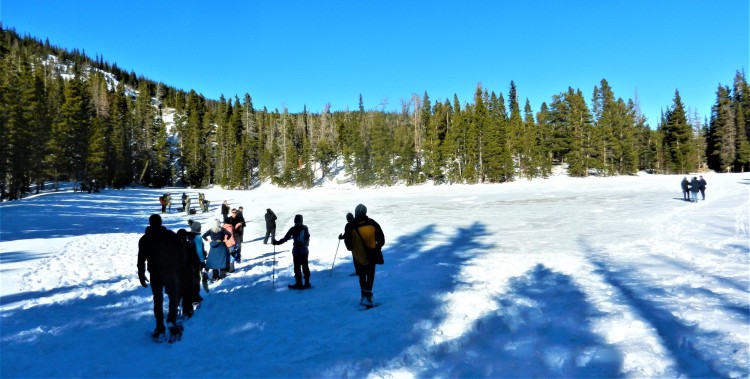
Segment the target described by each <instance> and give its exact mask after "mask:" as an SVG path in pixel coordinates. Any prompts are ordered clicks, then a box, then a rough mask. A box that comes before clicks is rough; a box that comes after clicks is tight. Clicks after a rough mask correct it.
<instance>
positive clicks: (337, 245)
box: [328, 240, 341, 277]
mask: <svg viewBox="0 0 750 379" xmlns="http://www.w3.org/2000/svg"><path fill="white" fill-rule="evenodd" d="M339 246H341V240H339V243H338V244H336V253H335V254H333V263H331V274H330V275H328V276H329V277H331V276H333V266H334V265H335V264H336V255H338V254H339Z"/></svg>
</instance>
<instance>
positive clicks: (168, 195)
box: [165, 192, 172, 213]
mask: <svg viewBox="0 0 750 379" xmlns="http://www.w3.org/2000/svg"><path fill="white" fill-rule="evenodd" d="M165 196H166V200H167V210H168V211H169V213H172V194H171V193H169V192H167V194H166V195H165Z"/></svg>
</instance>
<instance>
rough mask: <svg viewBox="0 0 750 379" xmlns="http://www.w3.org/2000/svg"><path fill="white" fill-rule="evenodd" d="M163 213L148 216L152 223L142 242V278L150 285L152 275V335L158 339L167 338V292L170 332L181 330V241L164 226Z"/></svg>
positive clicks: (146, 285)
mask: <svg viewBox="0 0 750 379" xmlns="http://www.w3.org/2000/svg"><path fill="white" fill-rule="evenodd" d="M161 223H162V221H161V216H159V215H158V214H152V215H151V217H149V219H148V224H149V226H148V227H147V228H146V232H145V233H144V234H143V236H142V237H141V239H140V240H139V241H138V263H137V267H138V279H139V280H140V282H141V285H142V286H143V287H144V288H145V287H148V284H147V283H148V282H149V278H147V277H146V271H148V273H149V275H150V281H151V293H152V294H153V299H154V318H155V319H156V328H155V329H154V333H153V334H152V338H153V339H154V340H155V341H159V342H162V341H164V340H166V335H165V327H164V308H163V307H164V292H165V291H166V293H167V296H168V297H169V306H168V312H167V323H168V324H169V330H170V333H171V334H173V335H175V334H179V333H181V328H180V327H178V326H177V324H176V322H177V307H178V304H179V301H180V293H179V290H180V289H179V285H180V283H179V277H178V270H179V256H178V254H179V252H180V249H181V245H180V240H179V239H178V238H177V235H176V234H175V233H174V232H172V231H171V230H169V229H167V228H165V227H164V226H162V224H161Z"/></svg>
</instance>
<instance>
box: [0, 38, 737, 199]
mask: <svg viewBox="0 0 750 379" xmlns="http://www.w3.org/2000/svg"><path fill="white" fill-rule="evenodd" d="M50 56H54V57H56V59H50ZM112 76H114V77H115V78H116V80H117V81H116V82H113V81H112ZM521 104H523V106H521ZM401 105H402V106H401V111H400V112H398V111H391V112H385V111H378V110H374V109H366V108H365V105H364V100H363V98H362V95H360V97H359V107H358V109H356V110H353V111H350V110H345V111H335V110H331V109H330V105H327V106H326V107H325V108H324V109H323V110H322V111H321V112H320V113H313V112H309V111H308V110H307V109H306V108H305V109H304V110H303V112H301V113H289V112H288V110H287V109H283V110H281V111H279V110H278V109H274V110H273V111H269V110H268V109H267V108H266V107H263V108H260V109H258V108H256V107H255V106H254V105H253V101H252V98H251V96H250V95H249V94H245V95H244V96H243V98H242V99H240V98H239V97H238V96H234V97H233V98H229V99H227V98H225V97H224V96H223V95H222V96H221V97H220V98H219V99H218V100H210V99H206V98H205V97H204V96H203V95H200V94H198V93H196V92H195V91H194V90H191V91H183V90H177V89H175V88H172V87H169V86H166V85H164V84H162V83H156V82H154V81H151V80H148V79H146V78H143V77H138V76H136V75H135V73H132V72H131V73H126V72H125V71H123V70H121V69H119V68H118V67H117V66H116V65H110V64H109V63H107V62H105V61H104V60H103V59H102V58H100V57H97V59H95V60H91V59H89V58H87V57H86V55H85V53H81V52H77V51H74V52H73V53H69V52H67V51H65V50H63V49H60V48H57V47H54V46H51V45H50V44H49V42H48V41H45V42H44V43H42V42H41V41H39V40H36V39H34V38H32V37H28V36H26V37H19V36H18V35H17V34H16V33H15V31H13V30H7V29H2V25H0V140H2V141H3V143H2V147H3V148H2V150H0V192H2V196H3V198H19V197H21V196H23V194H25V193H28V192H30V191H32V188H36V190H37V191H38V190H39V188H41V187H42V185H43V183H44V182H45V181H54V182H55V183H57V182H58V181H61V180H66V181H75V182H82V183H86V184H87V185H89V186H92V187H100V188H101V187H111V188H123V187H125V186H128V185H132V184H142V185H146V186H152V187H162V186H167V185H185V186H190V187H206V186H209V185H221V186H224V187H226V188H234V189H249V188H253V187H254V186H256V185H257V184H258V183H260V182H262V181H264V180H268V179H270V180H271V181H272V182H273V183H275V184H278V185H280V186H301V187H311V186H313V185H314V183H315V180H316V178H328V177H331V176H332V175H334V174H335V172H332V170H333V169H335V168H336V167H341V166H343V167H344V168H345V169H346V170H347V172H348V173H350V174H351V176H352V179H353V180H354V182H355V183H356V184H357V185H359V186H373V185H376V186H389V185H393V184H397V183H406V184H408V185H413V184H419V183H425V182H427V181H432V182H434V183H439V184H442V183H446V184H450V183H502V182H507V181H513V180H516V179H519V178H528V179H531V178H536V177H547V176H549V175H550V174H551V171H552V168H553V166H554V165H556V164H567V167H568V172H569V174H570V175H572V176H587V175H631V174H635V173H636V172H638V171H641V170H646V171H649V172H653V173H660V174H685V173H689V172H695V171H700V170H706V169H709V170H714V171H717V172H730V171H734V172H744V171H747V170H748V169H750V144H749V143H748V140H750V93H749V92H748V83H747V80H746V78H745V75H744V73H743V72H740V71H738V72H737V73H736V75H735V77H734V81H733V83H732V85H731V86H728V85H722V84H719V85H718V88H717V91H716V103H715V104H714V105H713V107H712V110H711V116H710V119H703V120H701V119H700V116H699V115H697V114H696V113H691V112H690V111H688V110H686V108H685V106H684V104H683V103H682V100H681V98H680V94H679V91H678V90H675V95H674V99H673V103H672V105H671V106H670V107H669V108H668V109H667V110H666V111H665V112H663V114H662V115H661V119H660V120H658V126H657V127H656V129H652V128H651V127H650V126H649V125H648V123H647V122H646V119H645V117H644V116H643V115H642V114H641V112H640V109H639V104H638V102H637V101H633V100H631V99H628V100H624V99H622V98H619V97H616V96H615V94H614V90H613V89H612V88H611V87H610V86H609V83H608V82H607V81H606V79H602V80H601V81H600V83H599V84H598V85H596V86H594V89H593V91H592V93H591V95H590V97H589V99H588V101H587V98H586V96H585V95H584V94H583V92H582V91H581V90H580V89H573V88H572V87H569V88H568V89H567V90H566V91H563V92H560V93H558V94H555V95H553V96H552V99H551V100H550V101H549V103H547V102H543V103H542V104H541V106H540V108H539V109H538V110H536V111H535V110H533V109H532V108H531V105H530V101H529V100H528V99H525V101H524V102H523V103H522V102H521V101H520V100H519V98H518V96H517V89H516V86H515V83H514V82H513V81H511V82H510V86H509V90H508V93H507V98H506V97H505V95H504V94H502V93H496V92H494V91H489V90H488V89H487V88H483V87H482V86H481V85H478V86H477V87H476V91H475V93H474V96H473V98H472V99H471V101H464V102H462V101H461V100H460V99H459V98H458V97H457V96H456V95H454V97H453V99H451V100H449V99H445V100H442V101H432V100H431V99H430V97H429V95H428V94H427V92H425V93H424V94H423V96H421V97H420V96H418V95H413V96H412V97H411V98H410V99H409V100H408V101H402V104H401ZM169 117H171V118H172V120H173V123H172V124H171V130H167V125H168V124H169V123H167V122H166V121H165V119H166V118H169Z"/></svg>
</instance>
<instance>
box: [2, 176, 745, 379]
mask: <svg viewBox="0 0 750 379" xmlns="http://www.w3.org/2000/svg"><path fill="white" fill-rule="evenodd" d="M681 178H682V177H681V176H651V175H641V176H638V177H613V178H586V179H576V178H567V177H553V178H551V179H549V180H534V181H518V182H514V183H507V184H502V185H475V186H419V187H398V188H396V189H395V191H394V188H388V189H356V188H353V187H347V186H335V185H333V184H331V185H328V186H324V187H323V188H316V189H312V190H287V189H277V188H274V187H272V186H268V185H264V186H261V188H259V189H257V190H253V191H223V190H219V189H210V190H206V191H203V192H205V193H206V195H207V198H208V200H210V201H211V204H212V205H211V212H210V213H206V214H201V213H199V214H197V215H192V216H190V217H193V218H194V219H196V220H198V221H200V222H201V223H202V224H203V225H204V229H203V230H204V231H205V230H206V229H205V228H206V226H207V225H209V221H210V220H211V219H213V218H216V217H217V216H218V213H219V212H218V206H219V205H220V204H221V202H222V201H223V200H225V199H226V200H229V202H230V204H231V205H232V206H238V205H243V206H244V207H245V218H246V220H247V222H248V226H247V229H246V231H245V243H244V245H243V262H242V263H240V264H238V265H237V267H236V272H235V273H233V274H230V276H229V277H228V278H227V279H225V280H223V281H221V282H219V283H218V284H217V285H215V286H212V287H211V291H210V293H208V294H205V293H202V296H203V297H204V299H205V300H204V302H203V304H202V305H201V307H200V309H198V310H197V311H196V313H195V316H194V317H193V318H192V319H190V320H189V321H188V322H186V323H185V328H186V329H185V334H184V336H183V338H182V340H181V341H180V342H179V343H174V344H171V345H168V347H167V348H165V345H158V344H154V343H153V342H152V341H151V340H150V339H149V338H148V335H147V332H149V331H151V330H153V327H154V320H153V313H152V310H151V307H152V302H151V291H150V289H146V288H142V287H141V286H140V285H139V283H138V279H137V275H136V267H135V263H136V254H137V241H138V239H139V238H140V236H141V235H142V233H143V230H144V228H145V226H146V224H147V220H148V216H149V215H150V214H151V213H154V212H158V210H159V205H158V201H157V198H158V196H159V195H160V194H161V193H163V192H164V190H147V189H133V190H124V191H109V190H108V191H103V192H102V193H99V194H81V193H76V194H74V193H58V194H48V195H43V196H36V197H32V198H28V199H24V200H21V201H17V202H12V203H2V204H0V259H1V260H0V272H1V273H2V277H1V280H2V287H1V288H2V295H1V296H2V297H1V298H0V299H1V300H2V301H1V302H0V303H1V305H0V322H1V323H2V324H1V328H0V350H1V351H2V354H1V355H0V361H1V364H2V365H1V366H0V369H1V370H2V376H3V377H70V376H75V377H154V376H171V377H215V376H217V375H221V376H226V377H305V376H308V377H357V378H358V377H366V376H376V377H381V376H394V375H399V376H407V377H414V376H418V377H435V376H456V377H514V376H515V377H534V376H542V377H583V376H596V377H612V376H625V377H676V376H688V377H706V376H711V377H714V376H718V377H747V376H748V375H749V373H748V367H749V366H750V365H749V364H748V363H750V362H749V360H748V345H749V344H750V341H749V339H750V337H749V336H750V327H749V326H748V325H749V324H750V322H749V318H750V301H749V300H748V299H749V297H750V291H749V290H748V286H749V283H750V280H749V279H750V277H749V276H750V270H749V267H750V266H749V263H750V261H749V260H748V255H749V254H750V247H748V239H750V233H749V232H748V231H749V230H750V221H748V209H750V175H748V174H722V175H708V176H707V180H708V181H709V186H708V191H707V193H706V196H707V200H706V201H704V202H699V203H697V204H692V203H688V202H684V201H682V200H680V199H681V194H680V192H679V181H680V179H681ZM181 192H183V190H181V189H180V190H177V191H175V193H180V194H181ZM184 192H188V193H189V194H190V195H191V196H194V197H197V191H193V190H184ZM359 203H364V204H366V205H367V207H368V210H369V211H368V214H369V215H370V216H371V217H373V218H374V219H375V220H377V221H378V223H379V224H380V225H381V226H382V227H383V230H384V232H385V236H386V246H385V249H384V255H385V260H386V264H385V265H382V266H378V271H377V274H376V280H375V288H374V293H375V297H374V300H375V301H376V302H379V303H381V305H380V306H379V307H377V308H375V309H372V310H369V311H367V312H359V311H358V302H359V288H358V283H357V278H356V277H351V276H349V274H350V273H351V272H352V271H353V266H352V262H351V256H350V253H349V252H348V251H346V250H345V249H344V248H343V246H342V247H340V249H339V251H338V253H337V258H336V263H335V267H334V269H333V275H331V264H332V262H333V257H334V254H336V247H337V243H338V239H337V236H338V234H339V233H341V232H342V231H343V227H344V223H345V217H344V216H345V214H346V213H347V212H352V211H353V209H354V207H355V206H356V205H357V204H359ZM266 208H272V209H273V210H274V212H275V213H276V214H277V215H278V216H279V219H278V220H277V223H278V226H277V231H278V232H279V233H281V232H283V231H285V230H287V229H288V228H289V227H290V226H291V225H292V219H293V217H294V215H295V214H298V213H299V214H303V215H304V217H305V224H306V225H308V226H309V227H310V232H311V236H312V238H311V242H310V252H311V255H310V269H311V271H312V276H311V282H312V284H313V286H315V290H313V291H293V290H288V289H287V288H286V284H289V283H290V282H291V281H293V273H292V261H291V254H290V250H289V247H284V246H278V247H276V252H275V254H274V249H273V246H272V245H270V244H269V245H263V243H262V237H263V235H264V234H265V223H264V220H263V214H264V213H265V209H266ZM187 219H188V216H186V215H185V214H184V213H170V214H165V215H164V223H165V226H167V227H168V228H170V229H172V230H176V229H178V228H187ZM21 220H22V221H21ZM274 258H275V261H276V265H275V267H274V265H273V262H274ZM272 275H275V277H274V278H273V279H275V282H276V283H275V288H272ZM42 357H43V359H42ZM70 362H76V363H77V364H70Z"/></svg>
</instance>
